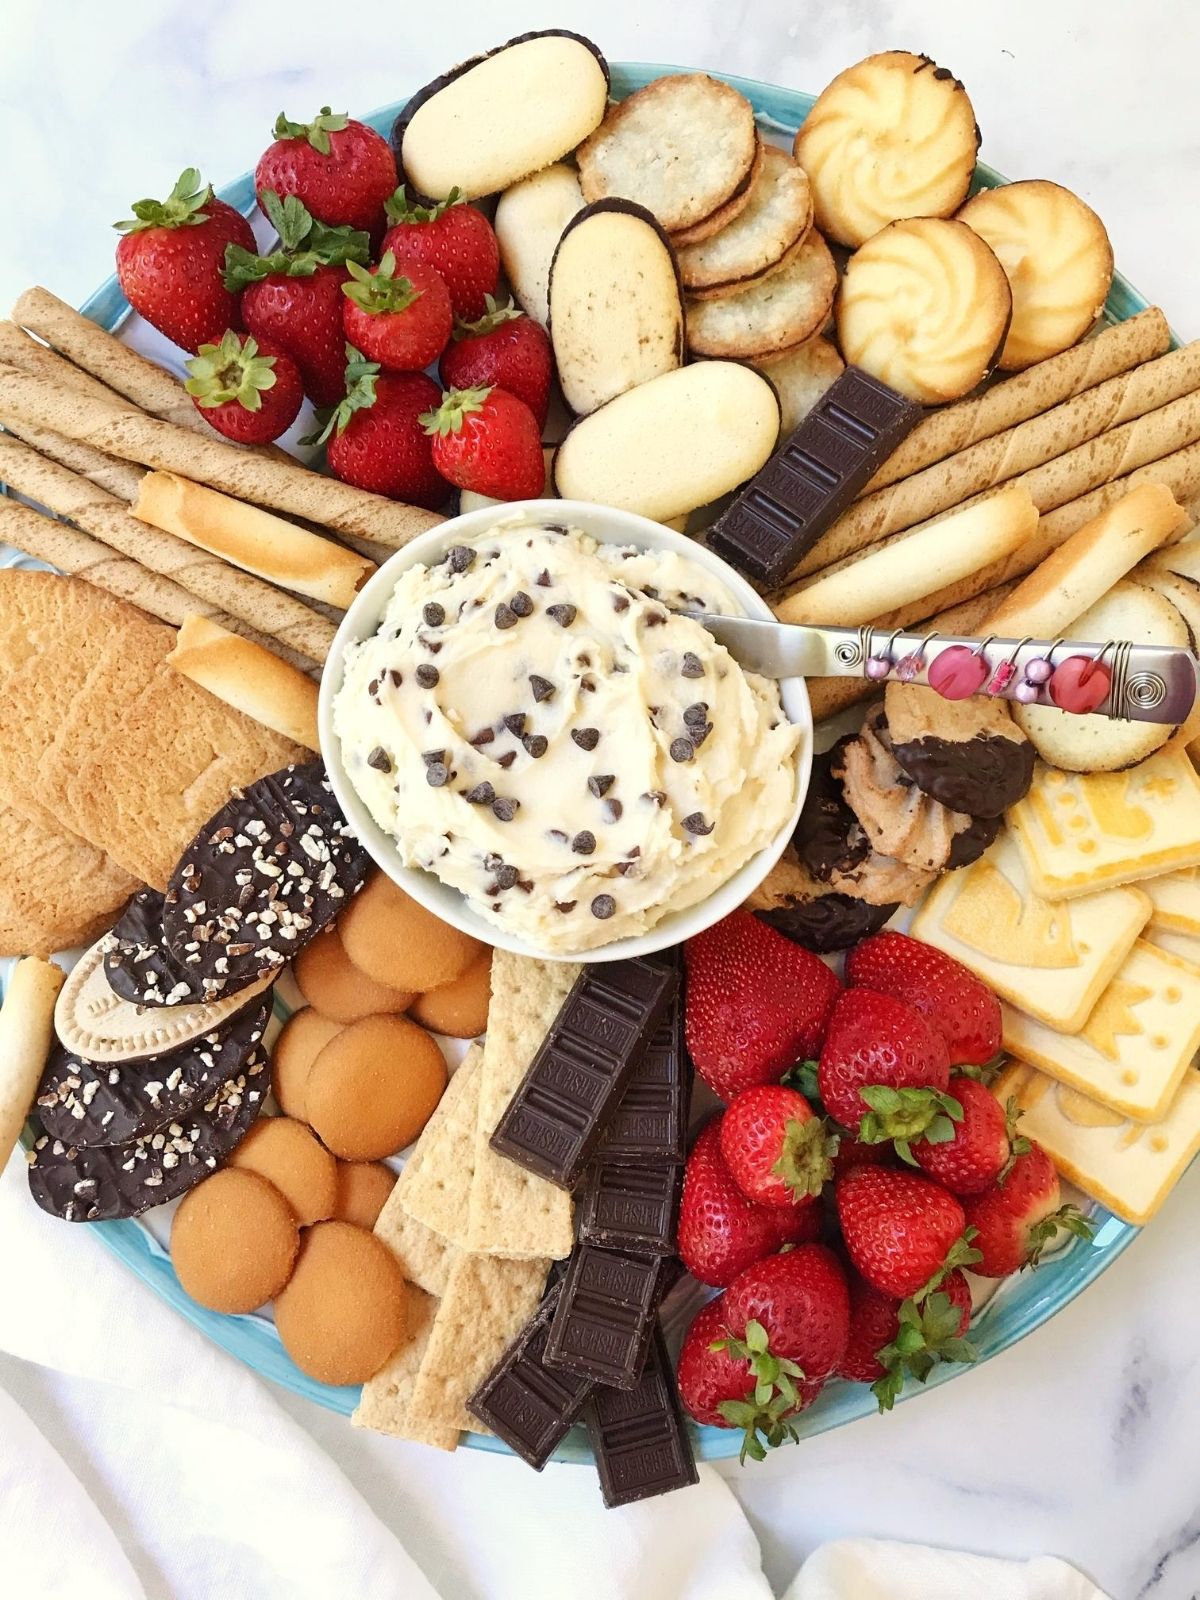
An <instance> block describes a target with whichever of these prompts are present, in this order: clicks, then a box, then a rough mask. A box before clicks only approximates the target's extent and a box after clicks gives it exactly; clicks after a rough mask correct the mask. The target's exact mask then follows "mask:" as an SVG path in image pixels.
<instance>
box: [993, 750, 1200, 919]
mask: <svg viewBox="0 0 1200 1600" xmlns="http://www.w3.org/2000/svg"><path fill="white" fill-rule="evenodd" d="M1008 825H1009V827H1010V828H1011V829H1012V831H1013V834H1014V836H1015V837H1016V841H1017V844H1018V845H1019V846H1020V849H1021V854H1022V856H1023V857H1024V860H1025V865H1026V867H1027V869H1028V871H1029V881H1030V883H1031V884H1032V885H1033V888H1034V889H1035V891H1036V892H1037V893H1038V894H1040V895H1045V897H1046V899H1047V900H1071V899H1074V897H1075V896H1076V895H1081V894H1094V893H1095V891H1096V890H1097V889H1104V888H1107V887H1108V886H1109V885H1110V884H1114V883H1131V882H1133V881H1135V880H1138V879H1142V878H1154V877H1157V876H1159V875H1160V874H1161V873H1164V872H1178V871H1180V870H1181V869H1182V868H1184V867H1194V866H1200V777H1198V776H1197V775H1196V771H1195V769H1194V768H1193V766H1192V764H1191V762H1190V761H1189V760H1188V758H1187V756H1186V754H1185V753H1184V752H1183V751H1182V750H1163V751H1161V752H1160V753H1159V754H1157V755H1153V756H1151V757H1150V758H1149V759H1148V760H1146V761H1141V762H1139V763H1138V765H1137V766H1136V767H1130V768H1128V769H1126V770H1125V771H1123V772H1086V773H1084V772H1059V771H1058V770H1057V769H1055V768H1054V767H1047V766H1043V765H1042V764H1041V763H1040V762H1039V764H1038V766H1037V768H1036V770H1035V771H1034V775H1033V783H1032V785H1031V787H1030V790H1029V793H1028V794H1027V795H1026V796H1025V798H1024V799H1023V800H1021V801H1020V802H1019V803H1018V804H1017V805H1015V806H1013V808H1012V810H1011V811H1010V812H1009V813H1008Z"/></svg>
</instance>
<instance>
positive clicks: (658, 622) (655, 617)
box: [646, 611, 667, 628]
mask: <svg viewBox="0 0 1200 1600" xmlns="http://www.w3.org/2000/svg"><path fill="white" fill-rule="evenodd" d="M666 620H667V613H666V612H665V611H651V612H650V613H649V615H648V616H647V618H646V626H647V627H648V628H661V627H662V625H663V623H664V622H665V621H666Z"/></svg>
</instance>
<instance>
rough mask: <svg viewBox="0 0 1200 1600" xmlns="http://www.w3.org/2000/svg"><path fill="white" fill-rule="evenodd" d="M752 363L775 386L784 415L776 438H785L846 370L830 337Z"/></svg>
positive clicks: (760, 358)
mask: <svg viewBox="0 0 1200 1600" xmlns="http://www.w3.org/2000/svg"><path fill="white" fill-rule="evenodd" d="M753 365H754V366H755V367H756V368H757V369H758V371H759V372H761V373H762V375H763V377H764V378H766V380H767V382H768V383H773V384H774V385H775V392H776V394H777V395H778V396H779V409H780V412H781V413H782V418H783V420H782V422H781V424H780V428H779V437H780V438H781V439H786V438H787V436H788V434H790V433H792V432H794V431H795V429H796V428H798V427H799V426H800V424H801V423H802V422H803V421H804V419H805V417H806V416H807V415H808V413H809V412H810V411H811V410H812V408H813V407H814V406H815V405H816V403H817V401H818V400H819V399H820V398H821V396H822V395H823V394H824V393H825V391H826V389H828V388H829V385H830V384H831V383H832V382H833V381H834V379H835V378H836V377H838V375H839V374H840V373H841V372H843V371H844V370H845V366H846V363H845V362H844V361H843V360H842V358H841V356H840V355H838V353H837V350H836V349H835V348H834V346H833V345H832V344H831V343H830V342H829V340H828V339H822V338H821V337H820V335H818V336H817V337H816V338H814V339H806V340H805V341H804V343H803V344H798V345H796V347H795V348H794V349H792V350H782V351H780V353H779V354H778V355H775V356H758V357H757V358H756V359H755V361H754V362H753Z"/></svg>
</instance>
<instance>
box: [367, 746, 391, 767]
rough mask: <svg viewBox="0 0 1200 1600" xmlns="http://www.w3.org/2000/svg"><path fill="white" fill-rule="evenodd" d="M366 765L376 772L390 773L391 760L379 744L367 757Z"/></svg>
mask: <svg viewBox="0 0 1200 1600" xmlns="http://www.w3.org/2000/svg"><path fill="white" fill-rule="evenodd" d="M367 765H368V766H369V767H374V768H375V771H376V772H391V771H392V758H391V756H390V755H388V753H387V751H386V750H385V749H384V748H383V746H382V745H381V744H377V745H376V746H375V748H374V750H372V751H371V754H370V755H369V756H368V757H367Z"/></svg>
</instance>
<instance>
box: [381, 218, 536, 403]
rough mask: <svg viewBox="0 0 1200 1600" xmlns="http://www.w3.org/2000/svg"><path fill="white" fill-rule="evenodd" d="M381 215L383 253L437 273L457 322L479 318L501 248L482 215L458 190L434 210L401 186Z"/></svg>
mask: <svg viewBox="0 0 1200 1600" xmlns="http://www.w3.org/2000/svg"><path fill="white" fill-rule="evenodd" d="M385 210H386V211H387V217H388V221H389V222H390V223H392V227H390V228H389V229H388V231H387V232H386V233H385V234H384V236H383V248H384V249H385V250H394V251H395V253H396V259H397V261H403V262H408V261H421V262H424V264H425V265H426V266H427V267H433V268H434V270H435V271H436V272H439V273H440V274H441V275H442V277H443V278H444V279H445V280H446V287H447V289H449V291H450V301H451V304H452V305H453V306H454V315H455V316H456V317H461V318H462V319H463V320H464V321H465V322H470V321H472V320H473V319H474V318H476V317H482V316H483V314H484V312H485V311H486V310H487V309H488V306H487V302H488V299H489V297H490V296H491V295H493V294H495V292H496V283H497V280H498V279H499V277H500V246H499V245H498V244H497V243H496V235H495V234H494V233H493V232H492V225H491V223H490V222H489V221H488V219H487V218H486V217H485V216H484V214H483V212H482V211H476V209H475V207H474V206H469V205H467V204H465V202H464V201H463V198H462V196H461V195H460V194H459V192H458V190H457V189H452V190H451V191H450V193H449V195H448V196H447V197H446V199H445V200H442V201H439V202H438V204H437V205H434V206H420V205H414V204H413V203H412V202H411V201H409V200H408V199H407V197H406V196H405V193H404V188H403V186H401V187H400V188H399V189H397V190H396V192H395V194H394V195H392V196H391V197H390V198H389V200H388V201H387V204H386V207H385ZM444 376H445V375H444V374H443V377H444ZM471 381H472V382H477V381H478V380H477V379H472V380H471ZM485 381H490V382H502V381H503V380H501V379H490V380H485ZM445 382H446V386H447V388H451V387H455V388H463V387H466V385H463V384H461V383H460V382H459V380H458V379H457V378H454V379H450V378H445ZM506 387H507V385H506ZM513 392H514V393H516V390H514V391H513ZM523 398H524V396H522V399H523Z"/></svg>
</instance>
